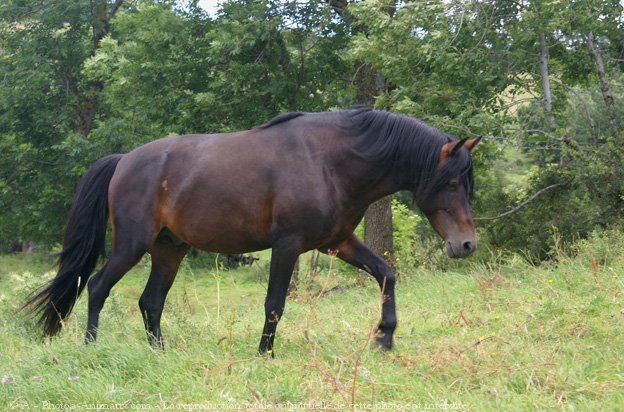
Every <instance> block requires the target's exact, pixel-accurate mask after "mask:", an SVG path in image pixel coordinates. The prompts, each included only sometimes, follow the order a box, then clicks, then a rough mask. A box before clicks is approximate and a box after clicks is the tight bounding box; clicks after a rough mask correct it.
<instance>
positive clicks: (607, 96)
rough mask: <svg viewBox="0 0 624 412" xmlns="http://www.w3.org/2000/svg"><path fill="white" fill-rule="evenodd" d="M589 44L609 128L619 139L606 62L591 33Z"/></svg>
mask: <svg viewBox="0 0 624 412" xmlns="http://www.w3.org/2000/svg"><path fill="white" fill-rule="evenodd" d="M587 44H588V46H589V52H590V53H591V55H592V57H593V58H594V62H595V63H596V69H597V71H598V80H599V81H600V91H601V92H602V98H603V99H604V102H605V105H606V106H607V116H608V118H609V128H610V129H611V135H612V136H613V138H614V139H616V140H617V139H618V138H619V136H618V124H617V119H616V118H615V110H614V106H615V104H614V100H613V92H612V91H611V85H610V84H609V80H607V75H606V72H605V67H604V62H603V61H602V54H600V50H598V47H596V44H595V43H594V34H593V33H592V32H591V31H590V32H589V35H588V36H587Z"/></svg>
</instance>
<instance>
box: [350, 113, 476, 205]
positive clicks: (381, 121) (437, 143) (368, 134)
mask: <svg viewBox="0 0 624 412" xmlns="http://www.w3.org/2000/svg"><path fill="white" fill-rule="evenodd" d="M340 113H343V115H344V116H347V117H348V118H349V119H350V120H351V122H352V126H351V127H352V130H353V132H355V133H357V134H359V135H360V136H361V140H360V143H359V145H358V147H357V148H356V151H357V153H358V154H359V155H360V156H361V157H362V158H365V159H370V160H375V161H377V162H378V163H379V164H381V165H382V174H386V173H388V172H389V171H390V170H391V169H394V168H396V167H397V166H398V167H400V168H401V169H402V170H403V171H404V173H403V175H404V176H408V179H409V184H410V187H411V188H412V190H413V192H414V197H415V198H416V199H418V198H419V197H421V196H429V195H432V194H435V193H436V192H438V191H439V190H441V189H442V188H443V187H444V186H446V185H447V184H448V182H449V180H450V179H452V178H453V177H456V176H461V177H462V179H461V183H462V184H463V185H464V186H465V187H466V189H467V192H468V193H469V195H470V194H471V193H472V186H473V177H472V162H471V159H470V155H469V153H468V151H467V150H460V151H458V152H457V153H456V154H455V155H454V156H453V158H452V159H451V160H450V161H448V162H446V163H445V164H444V165H442V167H440V168H437V165H438V161H439V158H440V152H441V150H442V146H443V145H444V144H446V143H450V142H452V141H456V140H457V138H454V137H452V136H450V135H448V134H446V133H443V132H441V131H439V130H437V129H435V128H433V127H431V126H429V125H428V124H426V123H424V122H421V121H419V120H416V119H413V118H411V117H407V116H403V115H398V114H393V113H390V112H387V111H382V110H371V109H369V108H358V109H351V110H344V111H341V112H340Z"/></svg>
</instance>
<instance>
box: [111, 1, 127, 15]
mask: <svg viewBox="0 0 624 412" xmlns="http://www.w3.org/2000/svg"><path fill="white" fill-rule="evenodd" d="M124 1H125V0H117V1H116V2H115V4H114V5H113V8H112V9H111V11H110V12H109V13H108V19H109V20H110V19H112V18H113V17H115V14H117V12H118V11H119V9H120V8H121V6H122V5H123V3H124Z"/></svg>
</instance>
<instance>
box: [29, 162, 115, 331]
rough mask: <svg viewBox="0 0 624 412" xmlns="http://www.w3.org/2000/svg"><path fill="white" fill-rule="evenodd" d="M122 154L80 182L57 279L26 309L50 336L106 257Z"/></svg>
mask: <svg viewBox="0 0 624 412" xmlns="http://www.w3.org/2000/svg"><path fill="white" fill-rule="evenodd" d="M121 157H122V155H110V156H106V157H103V158H102V159H100V160H98V161H96V162H95V163H94V164H93V165H92V166H91V167H90V168H89V170H88V171H87V173H86V174H85V175H84V176H83V177H82V179H80V183H78V188H77V189H76V194H75V196H74V201H73V204H72V207H71V210H70V212H69V222H68V224H67V229H66V230H65V236H64V238H63V249H62V251H61V253H60V257H59V271H58V273H57V274H56V277H54V279H52V280H51V281H50V282H48V283H47V284H45V285H43V286H42V287H41V288H39V289H38V290H36V291H35V292H34V293H36V295H35V296H33V297H31V298H30V299H29V300H28V301H27V302H26V303H25V304H24V307H27V306H31V307H32V312H33V313H36V314H37V315H39V316H40V317H39V324H40V325H41V326H42V327H43V332H44V334H45V335H46V336H53V335H56V334H57V333H58V332H59V331H60V330H61V327H62V321H63V319H65V318H66V317H67V316H68V315H69V314H70V313H71V310H72V309H73V307H74V304H75V303H76V300H77V299H78V296H80V293H81V292H82V291H83V289H84V288H85V286H86V284H87V279H88V278H89V276H90V275H91V273H92V272H93V269H95V266H96V264H97V262H98V259H99V258H100V256H101V257H104V254H105V239H106V225H107V221H108V187H109V185H110V181H111V179H112V178H113V173H114V172H115V169H116V168H117V163H119V160H120V159H121Z"/></svg>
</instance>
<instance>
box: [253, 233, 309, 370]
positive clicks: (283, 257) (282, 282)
mask: <svg viewBox="0 0 624 412" xmlns="http://www.w3.org/2000/svg"><path fill="white" fill-rule="evenodd" d="M300 245H301V243H300V242H299V241H298V239H292V238H288V239H283V240H281V241H279V242H277V243H276V244H274V245H273V249H272V251H271V272H270V275H269V286H268V289H267V296H266V300H265V302H264V313H265V320H264V329H263V330H262V337H261V338H260V346H259V347H258V355H261V356H264V355H270V356H271V357H273V358H274V357H275V353H274V352H273V342H274V340H275V330H276V329H277V324H278V322H279V321H280V319H281V317H282V314H283V313H284V306H285V304H286V294H287V292H288V285H289V284H290V278H291V276H292V273H293V269H294V268H295V263H296V262H297V258H298V257H299V254H300V253H301V247H300Z"/></svg>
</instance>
